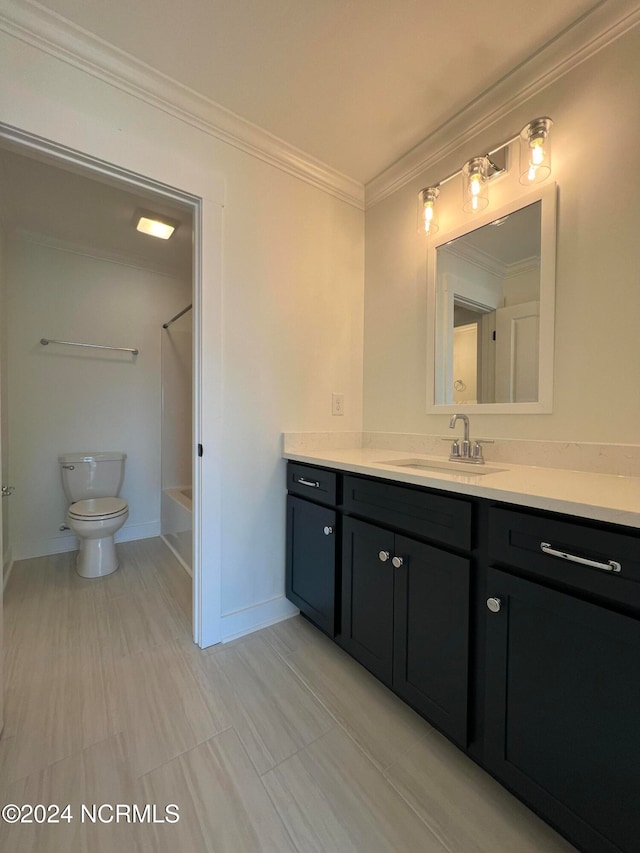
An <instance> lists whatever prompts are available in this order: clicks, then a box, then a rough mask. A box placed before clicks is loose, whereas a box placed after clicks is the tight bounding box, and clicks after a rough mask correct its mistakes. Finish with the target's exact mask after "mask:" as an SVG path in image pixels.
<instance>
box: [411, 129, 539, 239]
mask: <svg viewBox="0 0 640 853" xmlns="http://www.w3.org/2000/svg"><path fill="white" fill-rule="evenodd" d="M552 124H553V121H552V120H551V119H550V118H549V117H548V116H542V117H541V118H534V119H533V121H530V122H529V123H528V124H527V125H526V126H525V127H523V128H522V130H521V131H520V133H519V134H518V135H517V136H513V137H512V138H511V139H507V141H506V142H503V143H502V144H501V145H498V146H497V147H496V148H494V149H493V150H491V151H489V152H488V153H487V154H484V155H483V156H481V157H472V158H471V160H467V162H466V163H465V164H464V166H463V167H462V168H461V169H458V171H457V172H452V174H450V175H447V177H446V178H443V179H442V180H441V181H438V183H437V184H434V185H433V186H430V187H425V188H424V189H422V190H420V192H419V193H418V233H419V234H424V235H425V236H427V237H430V236H431V235H432V234H435V233H436V232H437V231H438V222H437V205H436V200H437V198H438V196H439V195H440V188H441V187H442V186H443V185H444V184H446V183H448V182H449V181H451V180H452V179H453V178H456V177H457V176H458V175H462V179H463V180H462V193H463V203H462V209H463V210H464V211H465V213H477V212H478V211H480V210H484V209H485V208H486V207H487V206H488V204H489V186H488V184H489V181H491V180H493V178H498V177H500V175H504V174H505V173H506V172H507V171H508V154H509V146H510V145H511V144H512V143H513V142H515V141H516V140H517V139H520V183H522V184H533V183H540V182H541V181H544V180H545V179H546V178H548V177H549V175H550V174H551V146H550V144H549V131H550V129H551V126H552Z"/></svg>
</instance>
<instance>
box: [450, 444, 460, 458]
mask: <svg viewBox="0 0 640 853" xmlns="http://www.w3.org/2000/svg"><path fill="white" fill-rule="evenodd" d="M459 458H460V442H459V441H458V440H456V441H452V442H451V453H450V454H449V459H450V460H453V459H459Z"/></svg>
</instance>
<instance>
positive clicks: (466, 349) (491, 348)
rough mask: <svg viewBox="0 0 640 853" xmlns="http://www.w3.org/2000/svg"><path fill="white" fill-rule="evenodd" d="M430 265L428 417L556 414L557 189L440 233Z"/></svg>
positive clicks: (430, 254) (548, 187)
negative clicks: (554, 366) (464, 413)
mask: <svg viewBox="0 0 640 853" xmlns="http://www.w3.org/2000/svg"><path fill="white" fill-rule="evenodd" d="M438 238H439V239H436V240H434V241H433V242H432V243H431V244H430V245H429V248H428V261H427V279H428V288H427V310H428V321H429V322H428V324H427V352H428V365H427V411H430V412H434V413H435V412H442V413H443V414H444V413H451V412H460V411H462V412H464V411H466V412H490V413H492V414H494V413H495V414H511V413H513V414H515V413H522V414H524V413H529V414H534V413H543V412H551V411H552V400H553V343H554V331H553V330H554V314H555V244H556V185H555V184H553V183H549V184H548V185H546V186H543V187H540V188H539V189H538V190H536V191H535V192H533V193H530V194H529V195H527V196H526V197H525V198H520V199H514V200H513V201H511V202H510V203H508V204H505V205H504V206H503V207H501V208H499V209H498V210H495V211H493V213H487V214H485V215H483V216H481V217H480V218H476V217H474V218H473V222H471V221H469V220H467V221H466V224H463V225H461V226H460V227H458V228H457V229H456V230H455V231H452V232H450V233H448V234H445V235H442V236H441V235H440V234H438Z"/></svg>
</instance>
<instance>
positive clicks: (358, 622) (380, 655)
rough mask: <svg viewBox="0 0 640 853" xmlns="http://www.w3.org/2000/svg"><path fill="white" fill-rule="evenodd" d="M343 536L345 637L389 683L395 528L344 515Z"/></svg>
mask: <svg viewBox="0 0 640 853" xmlns="http://www.w3.org/2000/svg"><path fill="white" fill-rule="evenodd" d="M342 536H343V551H342V634H341V637H340V642H341V644H342V645H343V646H344V648H345V649H346V650H347V651H348V652H349V654H351V655H353V657H354V658H356V660H359V661H360V663H362V664H363V665H364V666H366V667H367V669H368V670H370V671H371V672H372V673H373V674H374V675H375V676H377V677H378V678H379V679H380V680H381V681H383V682H384V683H385V684H386V685H388V686H389V687H390V686H391V677H392V670H393V571H394V570H393V567H392V565H391V557H393V555H394V551H393V539H394V537H393V533H389V531H388V530H383V529H382V528H380V527H375V526H374V525H373V524H365V523H364V522H363V521H355V520H354V519H352V518H345V520H344V526H343V532H342ZM381 557H382V559H381Z"/></svg>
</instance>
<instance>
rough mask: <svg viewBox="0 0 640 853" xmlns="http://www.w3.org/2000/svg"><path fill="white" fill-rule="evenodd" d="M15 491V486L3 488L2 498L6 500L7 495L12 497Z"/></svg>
mask: <svg viewBox="0 0 640 853" xmlns="http://www.w3.org/2000/svg"><path fill="white" fill-rule="evenodd" d="M15 490H16V487H15V486H3V487H2V497H3V498H8V497H9V495H12V494H13V493H14V492H15Z"/></svg>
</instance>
